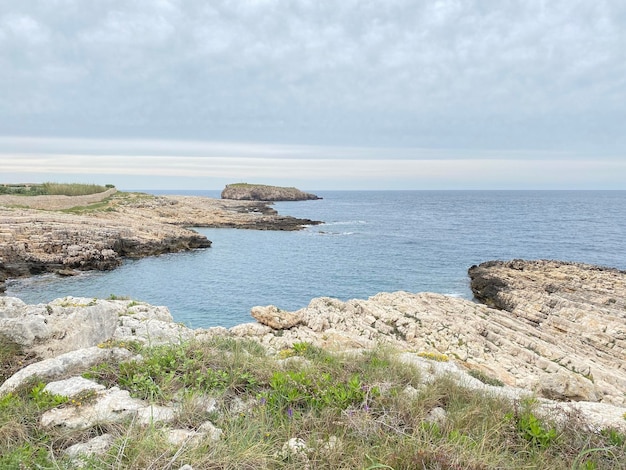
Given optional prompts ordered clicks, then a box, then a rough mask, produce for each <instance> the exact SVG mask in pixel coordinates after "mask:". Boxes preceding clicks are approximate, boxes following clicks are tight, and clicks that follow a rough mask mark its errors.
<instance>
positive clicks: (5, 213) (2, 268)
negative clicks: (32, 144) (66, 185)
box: [0, 193, 319, 292]
mask: <svg viewBox="0 0 626 470" xmlns="http://www.w3.org/2000/svg"><path fill="white" fill-rule="evenodd" d="M46 201H47V202H46ZM77 201H79V200H77ZM80 201H82V200H80ZM57 202H58V201H57V200H56V199H54V198H52V199H39V200H38V201H37V203H38V206H37V207H39V210H35V209H31V208H23V207H14V206H2V205H0V220H2V224H1V225H0V292H2V290H3V285H4V281H5V280H6V279H7V278H10V277H22V276H29V275H33V274H40V273H43V272H58V273H61V274H66V275H69V274H72V272H73V270H91V269H98V270H105V269H112V268H114V267H116V266H118V265H120V264H121V262H122V260H123V259H124V258H140V257H144V256H152V255H158V254H162V253H171V252H177V251H182V250H191V249H197V248H207V247H210V246H211V242H210V241H209V240H207V238H206V237H205V236H204V235H201V234H199V233H198V232H195V231H193V230H190V229H189V228H187V227H230V228H242V229H257V230H298V229H301V228H302V227H304V226H305V225H311V224H316V223H319V222H316V221H312V220H309V219H297V218H294V217H288V216H281V215H278V214H277V212H276V211H275V210H274V209H272V208H271V207H269V206H268V204H266V203H261V202H249V201H225V200H220V199H210V198H203V197H191V196H150V195H147V194H140V193H115V194H113V193H112V194H110V195H109V197H108V198H106V199H104V200H102V201H97V202H96V203H94V204H89V205H86V206H77V207H72V208H70V209H65V210H64V211H58V210H52V209H54V208H56V207H57ZM46 203H48V204H49V205H50V210H44V209H45V208H46V207H47V206H45V204H46ZM63 203H64V204H65V205H66V206H67V205H68V204H69V202H68V201H67V200H66V199H64V202H63ZM41 204H44V206H43V207H42V206H41Z"/></svg>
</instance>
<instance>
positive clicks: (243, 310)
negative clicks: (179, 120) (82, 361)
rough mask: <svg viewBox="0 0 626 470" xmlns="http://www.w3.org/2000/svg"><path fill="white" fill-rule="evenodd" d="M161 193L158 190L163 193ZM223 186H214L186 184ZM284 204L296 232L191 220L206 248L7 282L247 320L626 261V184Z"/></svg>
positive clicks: (464, 292)
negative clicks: (488, 275)
mask: <svg viewBox="0 0 626 470" xmlns="http://www.w3.org/2000/svg"><path fill="white" fill-rule="evenodd" d="M164 193H165V192H161V194H164ZM176 193H178V194H181V193H185V194H198V195H209V196H211V197H219V192H215V191H210V192H193V193H190V192H183V191H177V192H176ZM317 194H319V195H320V196H322V197H324V199H322V200H319V201H303V202H281V203H277V204H275V208H276V209H277V210H278V211H279V212H280V213H281V214H288V215H293V216H297V217H307V218H311V219H317V220H323V221H325V222H326V223H325V224H324V225H320V226H315V227H308V228H306V229H305V230H303V231H300V232H271V231H250V230H235V229H198V231H199V232H201V233H203V234H205V235H206V236H207V237H208V238H209V239H210V240H212V241H213V246H212V247H211V248H208V249H205V250H198V251H194V252H189V253H179V254H171V255H163V256H158V257H153V258H146V259H142V260H137V261H128V262H126V263H125V264H124V265H123V266H122V267H120V268H118V269H116V270H114V271H110V272H104V273H101V272H95V273H85V274H81V275H79V276H76V277H73V278H59V277H57V276H55V275H45V276H40V277H35V278H31V279H27V280H20V281H11V282H10V283H9V284H8V286H7V287H8V288H7V295H11V296H17V297H20V298H21V299H23V300H24V301H26V302H28V303H37V302H47V301H50V300H52V299H54V298H57V297H63V296H66V295H76V296H84V297H108V296H109V295H111V294H115V295H118V296H122V295H124V296H129V297H132V298H134V299H140V300H144V301H146V302H149V303H151V304H155V305H167V306H168V307H169V308H170V310H171V312H172V314H173V315H174V318H175V320H176V321H180V322H184V323H186V324H187V325H189V326H192V327H208V326H215V325H222V326H227V327H228V326H232V325H235V324H238V323H243V322H247V321H251V317H250V315H249V312H250V308H251V307H252V306H254V305H268V304H274V305H277V306H279V307H280V308H283V309H287V310H293V309H298V308H301V307H304V306H306V305H307V304H308V303H309V301H310V300H311V299H312V298H314V297H320V296H329V297H337V298H341V299H344V300H345V299H349V298H367V297H369V296H371V295H374V294H376V293H378V292H381V291H397V290H406V291H411V292H421V291H431V292H438V293H443V294H449V295H456V296H461V297H466V298H471V292H470V289H469V282H468V278H467V269H468V268H469V267H470V266H471V265H473V264H478V263H480V262H482V261H487V260H492V259H512V258H526V259H539V258H547V259H561V260H568V261H579V262H586V263H593V264H600V265H607V266H613V267H617V268H620V269H626V191H319V192H317Z"/></svg>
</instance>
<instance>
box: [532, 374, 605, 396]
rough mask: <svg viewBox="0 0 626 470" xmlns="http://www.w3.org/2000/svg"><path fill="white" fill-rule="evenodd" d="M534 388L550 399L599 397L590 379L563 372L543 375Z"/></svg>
mask: <svg viewBox="0 0 626 470" xmlns="http://www.w3.org/2000/svg"><path fill="white" fill-rule="evenodd" d="M535 389H536V390H537V392H538V393H539V394H540V395H541V396H544V397H546V398H550V399H551V400H566V401H569V400H571V401H597V400H598V398H599V397H598V394H597V393H596V390H595V385H594V384H593V382H592V381H591V380H589V379H588V378H585V377H583V376H581V375H577V374H568V373H564V372H558V373H556V374H545V375H543V376H542V377H540V378H539V381H538V382H537V385H536V387H535Z"/></svg>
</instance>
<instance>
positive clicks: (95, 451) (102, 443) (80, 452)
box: [65, 434, 115, 466]
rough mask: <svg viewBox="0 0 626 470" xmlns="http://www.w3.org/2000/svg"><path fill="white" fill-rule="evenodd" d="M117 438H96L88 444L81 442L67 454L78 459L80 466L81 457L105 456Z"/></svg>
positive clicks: (109, 436) (66, 451)
mask: <svg viewBox="0 0 626 470" xmlns="http://www.w3.org/2000/svg"><path fill="white" fill-rule="evenodd" d="M114 442H115V438H114V437H113V436H112V435H111V434H102V435H101V436H96V437H94V438H93V439H90V440H89V441H87V442H80V443H78V444H74V445H73V446H70V447H68V448H67V449H65V454H66V455H68V456H70V457H73V458H75V459H76V463H77V465H78V466H80V463H79V462H80V460H79V457H81V456H90V455H104V454H105V453H106V452H107V451H108V450H109V449H110V448H111V446H113V443H114Z"/></svg>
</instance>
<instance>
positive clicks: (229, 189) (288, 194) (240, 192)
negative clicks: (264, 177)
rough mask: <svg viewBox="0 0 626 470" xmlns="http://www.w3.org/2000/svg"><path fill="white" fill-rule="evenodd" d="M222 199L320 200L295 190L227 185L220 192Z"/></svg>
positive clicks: (267, 186)
mask: <svg viewBox="0 0 626 470" xmlns="http://www.w3.org/2000/svg"><path fill="white" fill-rule="evenodd" d="M222 199H236V200H246V201H308V200H315V199H321V198H320V197H319V196H316V195H315V194H311V193H305V192H303V191H300V190H299V189H296V188H285V187H282V186H269V185H265V184H247V183H236V184H228V185H226V187H225V188H224V190H223V191H222Z"/></svg>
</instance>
